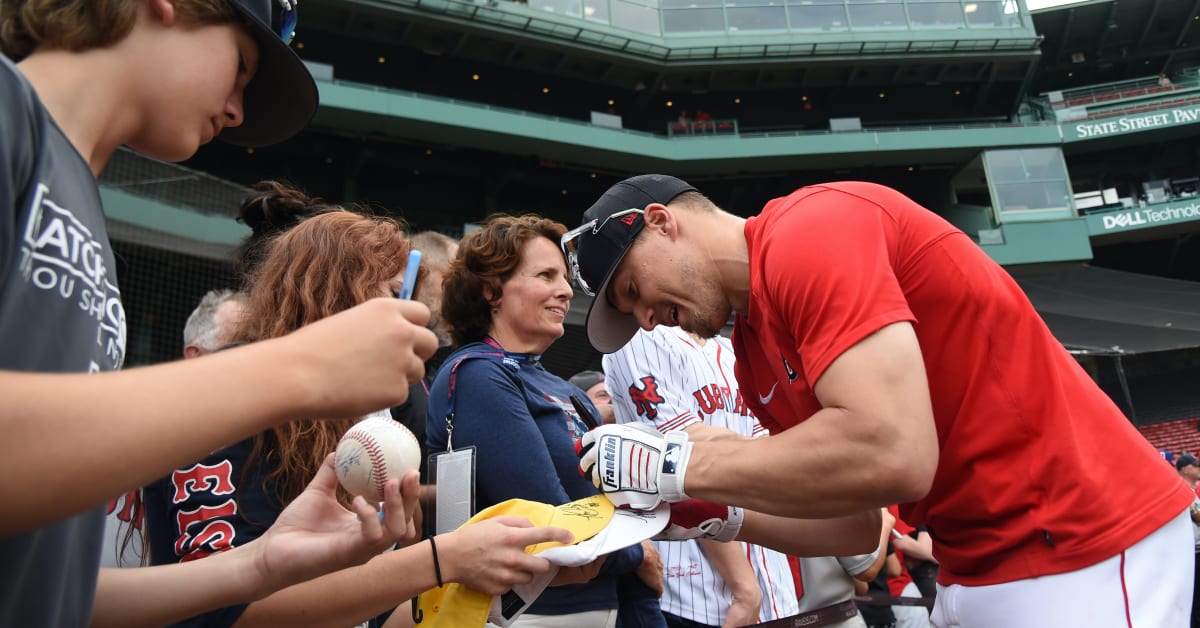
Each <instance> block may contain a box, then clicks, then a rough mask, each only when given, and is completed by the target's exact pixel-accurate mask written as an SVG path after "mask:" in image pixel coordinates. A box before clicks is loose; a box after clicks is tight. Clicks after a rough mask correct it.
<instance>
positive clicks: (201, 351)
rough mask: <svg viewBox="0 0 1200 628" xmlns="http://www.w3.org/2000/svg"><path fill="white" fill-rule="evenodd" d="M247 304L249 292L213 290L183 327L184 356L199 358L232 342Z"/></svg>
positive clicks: (203, 298) (206, 295)
mask: <svg viewBox="0 0 1200 628" xmlns="http://www.w3.org/2000/svg"><path fill="white" fill-rule="evenodd" d="M245 308H246V295H244V294H242V293H241V292H234V291H233V290H229V289H224V290H209V291H208V292H207V293H205V294H204V296H203V297H202V298H201V299H200V305H197V306H196V309H194V310H192V313H191V315H190V316H188V319H187V323H186V324H185V325H184V328H183V357H184V359H188V358H198V357H200V356H202V355H208V354H209V353H212V352H213V351H216V350H217V349H220V348H221V347H224V346H225V345H227V344H229V343H230V339H231V338H232V336H233V330H234V329H235V328H236V327H237V323H238V321H239V320H241V317H242V314H243V313H244V312H245Z"/></svg>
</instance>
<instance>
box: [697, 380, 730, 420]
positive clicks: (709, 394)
mask: <svg viewBox="0 0 1200 628" xmlns="http://www.w3.org/2000/svg"><path fill="white" fill-rule="evenodd" d="M726 390H728V389H726ZM692 397H694V398H695V399H696V403H698V404H700V412H701V413H702V414H708V415H711V414H713V413H714V412H716V411H717V410H724V409H725V395H724V394H722V393H721V387H720V386H717V385H716V384H709V385H707V386H704V387H702V388H701V389H700V390H697V391H696V392H694V393H692Z"/></svg>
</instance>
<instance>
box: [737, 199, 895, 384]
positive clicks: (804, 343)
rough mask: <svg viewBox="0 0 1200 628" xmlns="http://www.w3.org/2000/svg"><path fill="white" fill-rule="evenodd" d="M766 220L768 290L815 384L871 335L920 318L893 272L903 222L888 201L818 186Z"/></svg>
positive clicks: (760, 250) (758, 252)
mask: <svg viewBox="0 0 1200 628" xmlns="http://www.w3.org/2000/svg"><path fill="white" fill-rule="evenodd" d="M759 220H761V221H762V223H761V224H760V225H759V229H760V234H761V235H760V238H759V239H758V242H759V246H757V248H756V249H755V250H754V251H753V252H752V256H754V259H755V260H756V262H757V263H758V264H759V266H760V270H761V277H762V281H763V285H762V289H763V290H764V292H765V294H766V295H768V299H769V300H770V302H771V304H772V306H773V309H774V310H775V314H776V315H777V316H779V317H780V319H781V320H782V324H783V325H786V326H787V328H788V330H789V331H790V334H791V337H792V338H794V339H795V340H796V343H797V346H796V347H795V350H796V351H797V353H798V354H799V355H800V356H801V357H802V358H803V365H804V366H803V370H804V376H805V379H806V380H807V381H808V382H809V383H810V385H815V384H816V382H817V380H818V379H819V378H820V377H821V375H822V374H824V372H825V369H827V368H828V367H829V365H830V364H831V363H832V362H833V361H834V360H835V359H836V358H837V357H838V356H839V355H841V354H842V352H844V351H846V350H847V349H849V348H850V347H852V346H854V345H855V344H857V343H858V342H859V341H861V340H862V339H863V338H866V337H867V336H869V335H871V334H872V333H874V332H876V331H878V330H879V329H881V328H882V327H885V326H887V325H889V324H892V323H896V322H900V321H913V322H915V321H916V318H915V317H914V316H913V314H912V312H911V311H910V310H909V307H908V303H907V301H906V300H905V298H904V293H903V291H902V290H901V288H900V284H899V282H898V281H897V279H896V274H895V272H894V271H893V259H894V258H895V256H896V254H897V252H896V250H895V248H896V247H895V245H894V244H893V242H894V241H895V237H894V236H895V234H896V231H897V225H896V223H895V220H894V219H893V217H892V215H891V214H890V213H889V212H888V211H887V209H886V208H885V207H883V206H882V205H881V204H880V203H878V202H876V201H873V200H870V199H867V198H864V197H863V196H859V195H856V194H851V193H847V192H846V191H844V190H840V189H836V188H830V187H825V186H814V187H809V188H804V189H802V190H800V191H798V192H797V193H796V194H793V195H791V196H788V197H784V198H781V199H777V200H775V201H772V202H771V203H770V204H769V205H767V207H766V208H765V209H764V210H763V213H762V214H761V217H760V218H759Z"/></svg>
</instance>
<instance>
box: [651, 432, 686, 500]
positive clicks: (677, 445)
mask: <svg viewBox="0 0 1200 628" xmlns="http://www.w3.org/2000/svg"><path fill="white" fill-rule="evenodd" d="M663 437H664V438H666V439H667V445H666V447H665V448H664V449H663V453H662V457H663V458H662V473H661V474H660V475H659V479H658V492H659V495H661V496H662V499H663V501H667V502H681V501H683V500H685V499H687V498H688V496H687V493H685V492H683V476H684V473H685V472H686V471H687V463H688V459H689V458H691V457H692V443H691V441H689V440H688V435H687V432H684V431H682V430H672V431H670V432H667V433H666V434H664V435H663Z"/></svg>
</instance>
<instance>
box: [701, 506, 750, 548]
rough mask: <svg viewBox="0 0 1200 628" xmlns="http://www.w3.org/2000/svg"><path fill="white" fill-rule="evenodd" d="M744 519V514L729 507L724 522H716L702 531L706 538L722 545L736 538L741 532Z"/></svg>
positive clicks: (737, 509)
mask: <svg viewBox="0 0 1200 628" xmlns="http://www.w3.org/2000/svg"><path fill="white" fill-rule="evenodd" d="M745 518H746V512H745V511H744V510H742V509H741V508H738V507H737V506H730V507H729V516H728V518H726V519H725V521H721V520H720V519H717V520H716V525H714V526H710V527H708V528H705V529H704V534H705V536H706V537H707V538H710V539H712V540H714V541H720V542H722V543H728V542H729V541H732V540H734V539H736V538H737V535H738V533H740V532H741V531H742V521H743V520H744V519H745Z"/></svg>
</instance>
